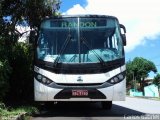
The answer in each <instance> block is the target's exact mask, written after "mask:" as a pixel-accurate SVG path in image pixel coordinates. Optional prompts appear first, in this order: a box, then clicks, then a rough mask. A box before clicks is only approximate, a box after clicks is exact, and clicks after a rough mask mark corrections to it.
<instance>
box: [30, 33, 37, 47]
mask: <svg viewBox="0 0 160 120" xmlns="http://www.w3.org/2000/svg"><path fill="white" fill-rule="evenodd" d="M36 37H37V34H36V31H30V35H29V43H30V44H35V41H36Z"/></svg>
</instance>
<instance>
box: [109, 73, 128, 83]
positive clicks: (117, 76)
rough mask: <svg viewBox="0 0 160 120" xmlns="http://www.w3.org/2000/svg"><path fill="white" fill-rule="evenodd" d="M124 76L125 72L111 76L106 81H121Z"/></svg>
mask: <svg viewBox="0 0 160 120" xmlns="http://www.w3.org/2000/svg"><path fill="white" fill-rule="evenodd" d="M124 77H125V72H124V73H121V74H118V75H116V76H114V77H113V78H111V79H110V80H108V81H107V82H108V83H110V84H116V83H119V82H121V81H122V80H123V79H124Z"/></svg>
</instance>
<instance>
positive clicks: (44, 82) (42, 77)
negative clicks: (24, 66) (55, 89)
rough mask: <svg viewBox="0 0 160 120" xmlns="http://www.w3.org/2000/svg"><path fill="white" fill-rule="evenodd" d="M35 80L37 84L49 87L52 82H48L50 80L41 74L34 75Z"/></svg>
mask: <svg viewBox="0 0 160 120" xmlns="http://www.w3.org/2000/svg"><path fill="white" fill-rule="evenodd" d="M35 78H36V79H37V80H38V81H39V82H41V83H43V84H45V85H49V84H51V83H52V82H53V81H52V80H50V79H48V78H46V77H45V76H43V75H41V74H38V73H36V74H35Z"/></svg>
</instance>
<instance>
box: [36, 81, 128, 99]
mask: <svg viewBox="0 0 160 120" xmlns="http://www.w3.org/2000/svg"><path fill="white" fill-rule="evenodd" d="M34 84H35V87H34V97H35V101H124V100H125V94H126V92H125V88H126V80H123V81H121V82H120V83H117V84H115V85H113V86H109V87H105V88H85V87H82V88H64V89H60V88H51V87H48V86H46V85H43V84H42V83H40V82H38V81H37V80H36V79H34ZM73 90H87V91H88V95H87V96H72V91H73Z"/></svg>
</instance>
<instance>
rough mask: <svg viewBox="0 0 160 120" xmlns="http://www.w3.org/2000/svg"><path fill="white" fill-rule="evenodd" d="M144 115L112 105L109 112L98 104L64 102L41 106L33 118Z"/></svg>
mask: <svg viewBox="0 0 160 120" xmlns="http://www.w3.org/2000/svg"><path fill="white" fill-rule="evenodd" d="M130 115H138V116H140V115H145V113H141V112H139V111H135V110H132V109H128V108H125V107H121V106H118V105H114V104H113V107H112V109H111V110H105V109H102V107H101V104H100V103H83V102H72V103H70V102H66V103H60V104H57V105H50V106H48V107H46V106H41V109H40V113H38V114H35V115H33V117H124V116H130Z"/></svg>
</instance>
